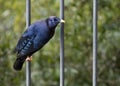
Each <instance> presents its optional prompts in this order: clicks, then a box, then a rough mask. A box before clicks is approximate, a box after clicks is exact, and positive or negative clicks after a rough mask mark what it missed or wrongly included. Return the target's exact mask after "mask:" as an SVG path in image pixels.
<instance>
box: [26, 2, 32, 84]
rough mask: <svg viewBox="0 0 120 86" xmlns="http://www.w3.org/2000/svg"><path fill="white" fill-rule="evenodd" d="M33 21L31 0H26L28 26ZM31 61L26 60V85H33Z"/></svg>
mask: <svg viewBox="0 0 120 86" xmlns="http://www.w3.org/2000/svg"><path fill="white" fill-rule="evenodd" d="M30 23H31V0H26V28H28V27H29V26H30ZM30 68H31V62H30V61H26V86H31V69H30Z"/></svg>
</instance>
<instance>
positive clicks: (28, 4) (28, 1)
mask: <svg viewBox="0 0 120 86" xmlns="http://www.w3.org/2000/svg"><path fill="white" fill-rule="evenodd" d="M97 16H98V15H97V0H93V77H92V78H93V80H92V81H93V86H97ZM30 17H31V0H26V28H27V27H28V26H29V25H30V23H31V18H30ZM60 18H61V19H64V0H60ZM30 68H31V62H30V61H27V62H26V86H31V69H30ZM64 78H65V77H64V23H61V24H60V86H64Z"/></svg>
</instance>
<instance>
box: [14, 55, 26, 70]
mask: <svg viewBox="0 0 120 86" xmlns="http://www.w3.org/2000/svg"><path fill="white" fill-rule="evenodd" d="M26 58H27V57H26V56H24V57H17V59H16V61H15V62H14V65H13V68H14V69H15V70H17V71H20V70H21V69H22V66H23V63H24V62H25V60H26Z"/></svg>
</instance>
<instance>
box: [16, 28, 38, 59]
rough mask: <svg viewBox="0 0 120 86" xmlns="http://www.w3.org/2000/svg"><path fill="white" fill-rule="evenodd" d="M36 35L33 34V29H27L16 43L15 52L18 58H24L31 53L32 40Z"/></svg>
mask: <svg viewBox="0 0 120 86" xmlns="http://www.w3.org/2000/svg"><path fill="white" fill-rule="evenodd" d="M35 36H36V34H35V32H34V27H29V28H28V29H27V30H26V31H25V32H24V34H23V35H22V36H21V38H20V39H19V41H18V44H17V46H16V48H15V51H16V52H17V54H18V57H20V56H25V55H27V54H29V53H30V52H32V49H33V40H34V38H35Z"/></svg>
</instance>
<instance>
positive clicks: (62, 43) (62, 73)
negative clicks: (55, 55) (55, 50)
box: [60, 0, 64, 86]
mask: <svg viewBox="0 0 120 86" xmlns="http://www.w3.org/2000/svg"><path fill="white" fill-rule="evenodd" d="M60 19H64V0H60ZM60 86H64V23H61V24H60Z"/></svg>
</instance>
